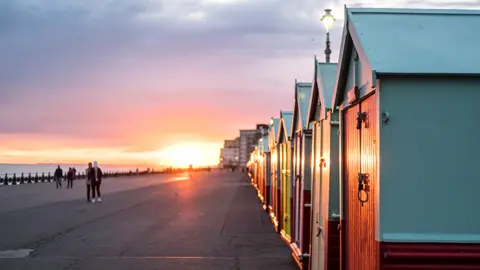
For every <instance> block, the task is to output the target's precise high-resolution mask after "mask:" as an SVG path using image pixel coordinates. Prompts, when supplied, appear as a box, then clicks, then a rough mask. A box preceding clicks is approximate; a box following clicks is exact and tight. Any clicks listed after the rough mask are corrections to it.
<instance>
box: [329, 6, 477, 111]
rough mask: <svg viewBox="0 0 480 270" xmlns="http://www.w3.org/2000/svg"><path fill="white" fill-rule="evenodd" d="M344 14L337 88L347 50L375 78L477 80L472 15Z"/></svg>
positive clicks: (440, 12)
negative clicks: (353, 51)
mask: <svg viewBox="0 0 480 270" xmlns="http://www.w3.org/2000/svg"><path fill="white" fill-rule="evenodd" d="M345 13H346V20H345V25H344V30H343V37H342V46H341V50H340V52H341V53H340V57H339V63H340V64H341V67H339V69H338V70H339V72H338V73H339V74H337V83H336V85H337V88H338V86H339V83H340V85H342V84H343V83H342V82H343V79H342V78H341V76H343V75H342V74H340V73H341V72H342V71H344V72H346V70H344V69H345V67H343V65H348V61H349V57H350V49H349V48H351V47H352V45H354V46H355V48H356V50H357V52H358V54H359V56H360V57H361V59H362V61H366V62H367V63H368V64H369V65H370V67H371V69H372V70H373V71H374V72H375V73H376V74H432V75H441V74H452V75H453V74H468V75H480V65H478V64H477V63H478V62H480V54H479V53H478V45H479V44H480V36H479V35H477V34H476V32H477V30H478V25H480V11H478V10H447V9H393V8H387V9H385V8H347V7H345ZM372 82H373V83H375V82H374V81H373V78H372ZM336 91H338V89H336ZM334 101H335V100H334ZM334 103H336V102H334Z"/></svg>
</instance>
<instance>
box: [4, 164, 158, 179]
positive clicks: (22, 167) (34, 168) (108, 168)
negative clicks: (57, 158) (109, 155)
mask: <svg viewBox="0 0 480 270" xmlns="http://www.w3.org/2000/svg"><path fill="white" fill-rule="evenodd" d="M58 165H60V168H62V169H63V171H64V172H66V171H67V170H68V168H69V167H74V168H75V169H76V170H77V172H82V171H85V169H86V168H87V165H86V164H0V175H2V176H3V175H5V174H8V175H11V174H14V173H15V174H17V175H20V174H22V173H23V174H24V175H28V174H29V173H31V174H32V175H33V174H35V173H38V174H39V175H41V174H42V173H45V174H48V173H49V172H50V173H51V174H53V172H54V171H55V169H56V168H57V166H58ZM98 166H99V167H100V168H102V170H103V171H104V172H128V171H132V172H135V171H136V170H137V168H138V170H139V171H144V170H147V169H155V170H158V169H159V168H152V167H149V166H147V165H107V164H105V165H103V164H99V165H98Z"/></svg>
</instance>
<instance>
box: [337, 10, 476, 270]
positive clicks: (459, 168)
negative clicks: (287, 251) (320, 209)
mask: <svg viewBox="0 0 480 270" xmlns="http://www.w3.org/2000/svg"><path fill="white" fill-rule="evenodd" d="M478 25H480V11H477V10H427V9H366V8H346V9H345V25H344V31H343V37H342V46H341V50H340V57H339V63H338V65H339V66H338V73H337V78H336V83H335V88H334V89H335V93H334V96H333V107H338V108H339V109H338V111H339V114H340V122H341V124H340V128H341V132H340V134H341V139H340V145H341V146H340V149H341V150H340V153H341V163H340V164H342V168H341V174H340V177H341V180H340V182H341V190H342V193H341V202H342V213H341V215H342V219H343V224H342V227H341V231H342V263H343V269H346V270H376V269H385V270H387V269H396V270H401V269H456V270H459V269H480V216H479V215H478V214H477V212H478V207H477V204H478V197H479V196H478V191H479V190H480V181H479V179H480V171H479V170H478V169H477V167H478V153H480V143H479V140H478V138H479V135H478V134H479V132H480V122H479V121H478V116H479V115H480V106H478V100H479V99H480V65H478V63H479V62H480V53H479V52H478V47H479V44H480V35H479V34H478Z"/></svg>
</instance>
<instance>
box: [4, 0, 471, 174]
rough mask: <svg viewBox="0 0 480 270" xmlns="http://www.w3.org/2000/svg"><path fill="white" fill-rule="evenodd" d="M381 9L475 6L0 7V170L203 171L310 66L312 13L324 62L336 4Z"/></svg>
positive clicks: (201, 3) (230, 3) (91, 3)
mask: <svg viewBox="0 0 480 270" xmlns="http://www.w3.org/2000/svg"><path fill="white" fill-rule="evenodd" d="M387 2H388V6H389V7H432V8H478V7H480V3H479V2H478V1H476V0H459V1H447V0H429V1H428V0H427V1H418V0H410V1H406V0H390V1H384V0H368V1H360V0H358V1H353V0H348V1H319V0H131V1H128V0H69V1H66V0H1V1H0V163H35V162H84V161H86V160H91V159H92V157H94V158H95V159H97V160H101V161H102V162H103V163H118V164H127V163H134V164H138V163H150V164H155V165H171V164H173V165H180V163H182V164H183V165H184V163H194V164H197V165H203V164H215V163H217V162H218V157H219V148H220V147H221V146H222V140H223V139H226V138H233V137H235V136H238V130H239V129H246V128H254V126H255V124H256V123H261V122H263V123H268V120H269V118H270V117H271V116H277V115H278V114H279V110H280V109H286V110H289V109H291V108H292V107H293V100H292V99H293V85H294V79H295V78H298V79H299V80H306V81H311V79H312V72H313V56H314V54H317V55H318V56H319V58H320V59H323V49H324V42H325V40H324V36H325V32H324V28H323V27H322V25H321V23H320V21H319V19H320V17H321V15H322V13H323V9H324V8H326V7H330V8H333V10H334V11H333V13H334V15H335V16H336V17H337V19H338V20H337V21H336V23H335V25H334V28H333V29H332V33H331V36H332V46H333V48H332V49H333V53H332V61H336V60H337V58H338V57H337V55H338V49H339V46H340V44H339V43H340V35H341V32H342V27H343V20H342V17H343V4H347V5H348V6H374V7H380V6H386V4H387ZM449 2H451V3H455V4H449ZM360 3H362V4H360ZM412 42H414V41H412Z"/></svg>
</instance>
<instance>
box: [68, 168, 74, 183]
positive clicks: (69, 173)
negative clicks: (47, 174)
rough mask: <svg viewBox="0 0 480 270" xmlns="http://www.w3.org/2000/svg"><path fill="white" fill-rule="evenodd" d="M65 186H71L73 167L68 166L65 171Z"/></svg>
mask: <svg viewBox="0 0 480 270" xmlns="http://www.w3.org/2000/svg"><path fill="white" fill-rule="evenodd" d="M67 188H73V169H72V168H68V172H67Z"/></svg>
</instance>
